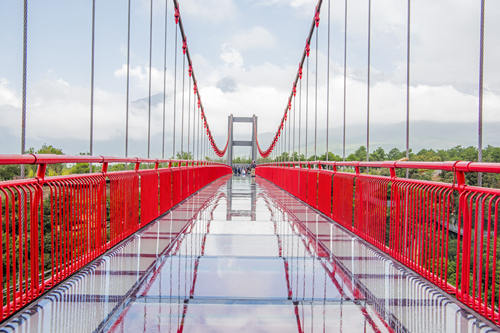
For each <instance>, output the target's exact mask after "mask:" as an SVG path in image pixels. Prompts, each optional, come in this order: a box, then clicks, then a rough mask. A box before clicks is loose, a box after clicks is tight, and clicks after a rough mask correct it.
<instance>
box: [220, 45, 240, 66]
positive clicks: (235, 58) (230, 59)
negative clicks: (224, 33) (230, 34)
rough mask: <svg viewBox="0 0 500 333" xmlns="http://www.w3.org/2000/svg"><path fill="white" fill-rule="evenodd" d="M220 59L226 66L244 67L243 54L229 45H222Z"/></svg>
mask: <svg viewBox="0 0 500 333" xmlns="http://www.w3.org/2000/svg"><path fill="white" fill-rule="evenodd" d="M220 58H221V60H222V61H223V62H224V64H226V65H227V66H230V67H232V68H240V67H242V66H243V57H242V56H241V53H240V52H239V51H238V50H236V49H235V48H234V47H232V46H230V45H229V44H223V45H222V51H221V54H220Z"/></svg>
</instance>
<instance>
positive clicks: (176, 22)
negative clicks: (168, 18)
mask: <svg viewBox="0 0 500 333" xmlns="http://www.w3.org/2000/svg"><path fill="white" fill-rule="evenodd" d="M174 9H175V43H174V45H175V46H174V109H173V112H174V119H173V122H172V157H173V158H175V127H176V126H175V125H176V121H175V120H176V119H175V118H176V117H175V115H176V114H177V112H176V106H177V30H178V23H179V9H178V8H177V7H175V8H174Z"/></svg>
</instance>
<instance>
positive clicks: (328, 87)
mask: <svg viewBox="0 0 500 333" xmlns="http://www.w3.org/2000/svg"><path fill="white" fill-rule="evenodd" d="M327 36H328V37H327V39H328V41H327V45H328V48H327V52H326V151H325V156H326V161H328V129H329V126H330V0H328V34H327Z"/></svg>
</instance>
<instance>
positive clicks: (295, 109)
mask: <svg viewBox="0 0 500 333" xmlns="http://www.w3.org/2000/svg"><path fill="white" fill-rule="evenodd" d="M296 87H297V86H295V87H294V88H293V89H294V93H293V136H292V137H293V142H292V143H293V144H292V157H293V158H292V161H295V128H296V127H295V126H296V123H295V114H296V113H297V108H296V103H295V100H296V97H295V95H296V94H297V88H296Z"/></svg>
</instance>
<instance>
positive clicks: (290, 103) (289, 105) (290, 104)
mask: <svg viewBox="0 0 500 333" xmlns="http://www.w3.org/2000/svg"><path fill="white" fill-rule="evenodd" d="M291 109H292V102H290V101H288V110H291ZM285 116H286V113H285Z"/></svg>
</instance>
